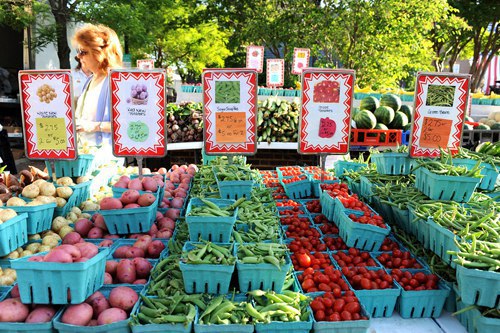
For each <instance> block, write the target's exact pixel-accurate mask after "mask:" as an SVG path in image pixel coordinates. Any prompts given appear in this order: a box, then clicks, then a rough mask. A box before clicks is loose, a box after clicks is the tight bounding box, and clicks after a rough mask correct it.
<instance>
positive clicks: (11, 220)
mask: <svg viewBox="0 0 500 333" xmlns="http://www.w3.org/2000/svg"><path fill="white" fill-rule="evenodd" d="M27 219H28V214H26V213H22V214H19V215H18V214H17V213H16V211H15V210H12V209H10V208H4V209H2V208H0V256H5V255H7V254H9V253H10V252H11V251H13V250H14V249H17V248H18V247H20V246H22V245H24V244H26V242H28V231H27Z"/></svg>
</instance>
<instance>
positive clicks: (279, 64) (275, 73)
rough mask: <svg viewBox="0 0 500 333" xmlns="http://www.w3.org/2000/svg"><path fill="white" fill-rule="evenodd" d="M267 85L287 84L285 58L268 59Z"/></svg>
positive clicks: (280, 85) (279, 85) (278, 85)
mask: <svg viewBox="0 0 500 333" xmlns="http://www.w3.org/2000/svg"><path fill="white" fill-rule="evenodd" d="M266 64H267V70H266V85H267V86H268V87H282V86H283V85H284V84H285V60H284V59H267V63H266Z"/></svg>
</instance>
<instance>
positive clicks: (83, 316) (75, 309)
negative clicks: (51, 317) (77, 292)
mask: <svg viewBox="0 0 500 333" xmlns="http://www.w3.org/2000/svg"><path fill="white" fill-rule="evenodd" d="M93 312H94V311H93V309H92V306H90V305H89V304H87V303H81V304H72V305H70V306H68V308H67V309H66V310H65V311H64V313H63V315H62V317H61V322H63V323H65V324H69V325H76V326H87V325H88V323H89V322H90V320H91V319H92V315H93Z"/></svg>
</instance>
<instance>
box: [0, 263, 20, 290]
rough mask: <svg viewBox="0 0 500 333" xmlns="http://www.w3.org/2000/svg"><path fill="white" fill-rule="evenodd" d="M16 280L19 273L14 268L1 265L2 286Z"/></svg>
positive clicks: (0, 282)
mask: <svg viewBox="0 0 500 333" xmlns="http://www.w3.org/2000/svg"><path fill="white" fill-rule="evenodd" d="M16 280H17V274H16V271H15V270H14V269H12V268H2V267H0V286H11V285H13V284H14V282H16Z"/></svg>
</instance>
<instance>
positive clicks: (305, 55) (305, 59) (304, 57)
mask: <svg viewBox="0 0 500 333" xmlns="http://www.w3.org/2000/svg"><path fill="white" fill-rule="evenodd" d="M310 55H311V50H309V49H300V48H294V49H293V61H292V74H296V75H300V74H302V71H303V70H304V68H306V67H309V57H310Z"/></svg>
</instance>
